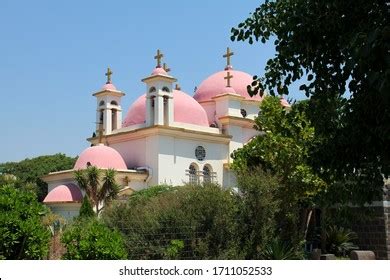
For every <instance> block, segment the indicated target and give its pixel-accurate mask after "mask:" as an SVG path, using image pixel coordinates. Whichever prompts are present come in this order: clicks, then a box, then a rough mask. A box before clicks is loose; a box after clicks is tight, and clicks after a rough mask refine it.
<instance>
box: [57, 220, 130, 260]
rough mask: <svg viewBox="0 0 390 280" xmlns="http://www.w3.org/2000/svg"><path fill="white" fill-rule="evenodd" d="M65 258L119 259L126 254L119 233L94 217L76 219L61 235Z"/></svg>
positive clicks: (123, 257)
mask: <svg viewBox="0 0 390 280" xmlns="http://www.w3.org/2000/svg"><path fill="white" fill-rule="evenodd" d="M61 241H62V243H63V244H64V245H65V247H66V253H65V254H64V256H63V258H64V259H67V260H121V259H126V258H127V254H126V251H125V249H124V243H123V239H122V236H121V234H120V233H119V232H118V231H115V230H111V229H109V228H107V227H106V226H105V225H104V224H102V223H101V222H99V221H97V220H96V219H83V220H78V221H77V222H75V224H73V225H71V226H70V227H68V228H67V229H66V230H65V232H64V233H63V235H62V238H61Z"/></svg>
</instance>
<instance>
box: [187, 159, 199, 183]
mask: <svg viewBox="0 0 390 280" xmlns="http://www.w3.org/2000/svg"><path fill="white" fill-rule="evenodd" d="M187 174H188V176H189V180H188V182H189V183H190V184H195V185H196V184H198V166H197V165H196V164H195V163H191V164H190V166H189V167H188V170H187Z"/></svg>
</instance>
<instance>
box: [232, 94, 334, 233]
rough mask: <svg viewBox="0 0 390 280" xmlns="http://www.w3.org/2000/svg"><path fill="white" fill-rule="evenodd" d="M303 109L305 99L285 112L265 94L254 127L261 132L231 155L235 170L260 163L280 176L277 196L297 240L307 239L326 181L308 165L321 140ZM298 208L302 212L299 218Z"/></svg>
mask: <svg viewBox="0 0 390 280" xmlns="http://www.w3.org/2000/svg"><path fill="white" fill-rule="evenodd" d="M306 108H307V102H306V101H302V102H299V103H296V104H293V105H292V107H291V109H290V110H288V111H287V110H285V109H284V108H283V107H282V106H281V105H280V101H279V98H277V97H272V96H267V97H266V98H264V100H263V101H262V103H261V106H260V109H261V114H260V115H259V117H257V118H256V120H255V124H256V125H255V128H256V129H258V130H260V131H262V132H263V133H262V134H261V135H259V136H257V137H255V138H254V139H253V140H252V141H251V142H249V143H248V144H247V145H245V146H244V147H243V148H242V149H238V150H236V151H235V152H233V154H232V157H233V159H234V161H233V167H234V168H235V169H236V170H246V169H248V168H254V167H256V166H261V167H262V168H263V170H265V171H270V172H271V173H272V174H274V175H277V176H278V177H279V178H280V181H281V185H282V186H283V188H280V189H279V195H278V198H279V199H281V200H282V202H283V203H282V205H281V208H282V209H284V210H285V213H290V214H291V221H290V223H289V224H290V225H293V224H298V225H299V227H298V228H297V229H296V230H293V228H292V229H290V230H293V231H292V232H297V234H298V236H296V238H298V239H299V238H301V239H305V238H306V235H307V230H308V226H309V223H310V220H311V217H312V213H313V209H314V207H315V206H318V203H319V197H321V195H322V194H323V193H324V192H325V190H326V189H327V184H326V182H325V181H324V180H322V178H321V177H320V176H319V174H318V173H317V172H316V170H315V169H313V168H312V166H311V164H310V158H311V150H312V149H314V147H316V146H318V145H320V144H321V143H320V142H319V140H318V139H317V138H316V137H315V130H314V128H313V126H312V125H311V122H310V120H309V119H308V118H307V116H306V113H305V111H306ZM300 209H303V211H304V213H303V214H302V218H300V221H299V220H298V217H299V210H300ZM294 219H296V220H294ZM292 232H290V233H292Z"/></svg>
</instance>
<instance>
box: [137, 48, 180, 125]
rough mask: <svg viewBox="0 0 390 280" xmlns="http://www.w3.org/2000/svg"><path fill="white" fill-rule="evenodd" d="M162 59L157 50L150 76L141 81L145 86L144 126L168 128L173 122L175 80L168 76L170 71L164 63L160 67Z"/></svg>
mask: <svg viewBox="0 0 390 280" xmlns="http://www.w3.org/2000/svg"><path fill="white" fill-rule="evenodd" d="M163 57H164V55H163V54H162V53H161V52H160V50H157V54H156V56H155V57H154V58H155V59H156V60H157V65H156V68H154V69H153V71H152V74H151V75H150V76H148V77H146V78H144V79H142V82H144V83H145V84H146V126H153V125H167V126H169V125H171V124H172V123H173V121H174V120H173V117H174V104H173V83H174V82H176V81H177V80H176V79H175V78H174V77H172V76H170V75H169V74H168V72H169V71H170V69H169V68H167V66H166V65H165V63H164V67H162V66H161V58H163Z"/></svg>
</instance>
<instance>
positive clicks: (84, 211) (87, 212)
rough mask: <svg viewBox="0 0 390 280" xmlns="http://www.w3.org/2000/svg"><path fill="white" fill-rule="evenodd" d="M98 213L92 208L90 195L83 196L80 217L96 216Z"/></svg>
mask: <svg viewBox="0 0 390 280" xmlns="http://www.w3.org/2000/svg"><path fill="white" fill-rule="evenodd" d="M95 216H96V213H95V212H94V211H93V209H92V205H91V202H89V199H88V197H87V196H86V195H85V196H84V198H83V203H82V204H81V207H80V214H79V217H80V218H92V217H95Z"/></svg>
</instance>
